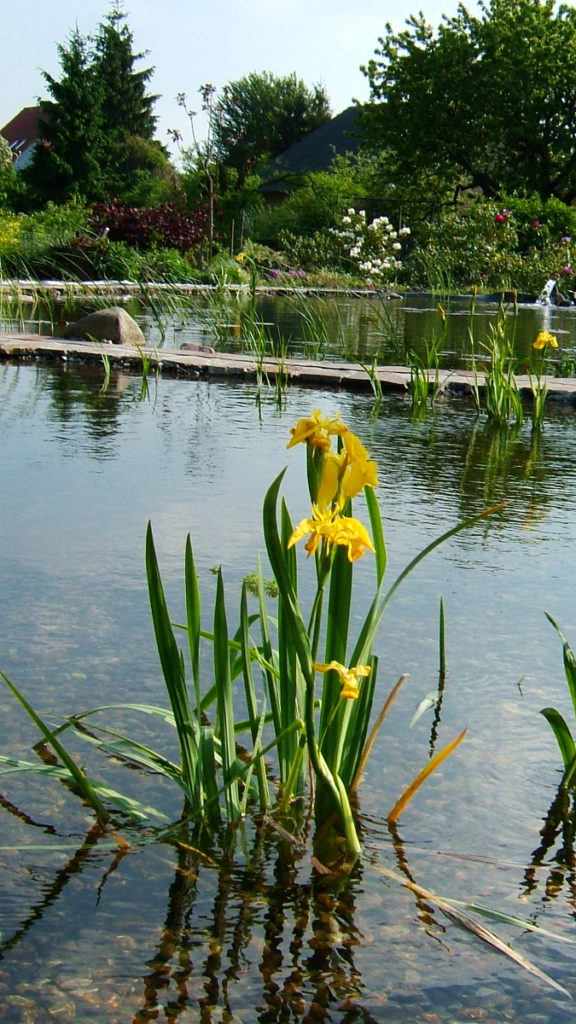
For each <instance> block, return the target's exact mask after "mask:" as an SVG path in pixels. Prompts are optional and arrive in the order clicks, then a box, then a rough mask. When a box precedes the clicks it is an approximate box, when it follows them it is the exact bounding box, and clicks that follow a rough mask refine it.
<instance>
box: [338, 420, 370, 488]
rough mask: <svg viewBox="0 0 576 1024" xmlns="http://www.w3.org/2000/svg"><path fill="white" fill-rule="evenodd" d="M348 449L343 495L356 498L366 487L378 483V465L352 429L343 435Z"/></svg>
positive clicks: (343, 479)
mask: <svg viewBox="0 0 576 1024" xmlns="http://www.w3.org/2000/svg"><path fill="white" fill-rule="evenodd" d="M343 441H344V447H345V449H346V468H345V471H344V475H343V478H342V488H341V491H340V493H341V496H342V498H343V499H344V500H346V499H347V498H355V497H356V495H357V494H360V492H361V491H363V490H364V488H365V487H376V486H377V484H378V467H377V465H376V463H375V462H374V460H373V459H369V458H368V452H367V451H366V449H365V447H364V445H363V444H362V442H361V441H359V440H358V438H357V437H356V434H353V433H352V431H351V430H349V431H348V433H347V434H344V436H343Z"/></svg>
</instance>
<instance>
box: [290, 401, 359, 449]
mask: <svg viewBox="0 0 576 1024" xmlns="http://www.w3.org/2000/svg"><path fill="white" fill-rule="evenodd" d="M347 430H348V427H347V426H346V425H345V424H344V423H342V420H341V419H340V416H339V415H337V416H335V417H330V416H322V413H321V412H320V409H314V411H313V413H312V414H311V415H310V416H308V417H305V418H304V419H301V420H298V423H297V424H296V426H295V427H292V430H291V434H292V438H291V439H290V441H289V442H288V444H287V445H286V447H287V448H292V447H293V446H294V445H295V444H300V443H302V442H304V441H306V442H307V443H308V444H310V445H312V447H313V448H323V449H324V451H328V450H329V448H330V444H331V442H330V435H332V434H339V435H343V434H345V433H346V432H347Z"/></svg>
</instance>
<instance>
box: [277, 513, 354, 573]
mask: <svg viewBox="0 0 576 1024" xmlns="http://www.w3.org/2000/svg"><path fill="white" fill-rule="evenodd" d="M307 533H309V534H310V537H309V539H308V541H307V542H306V544H305V548H306V551H307V552H308V555H313V554H314V552H315V551H316V549H317V547H318V544H319V543H320V541H324V542H325V543H326V545H327V547H328V548H330V547H332V546H333V545H335V544H337V545H340V546H342V547H347V548H348V558H349V560H350V561H351V562H355V561H356V559H357V558H361V557H362V555H363V554H365V552H366V549H367V548H368V550H369V551H374V548H373V547H372V541H371V540H370V537H369V535H368V531H367V530H366V527H365V526H363V524H362V523H361V522H360V521H359V520H358V519H354V518H353V516H341V515H338V509H330V508H319V506H318V505H313V506H312V518H307V519H302V520H301V522H299V523H298V525H297V526H295V527H294V529H293V531H292V534H291V536H290V538H289V540H288V547H289V548H291V547H293V546H294V544H296V543H297V541H299V540H301V539H302V537H305V536H306V534H307Z"/></svg>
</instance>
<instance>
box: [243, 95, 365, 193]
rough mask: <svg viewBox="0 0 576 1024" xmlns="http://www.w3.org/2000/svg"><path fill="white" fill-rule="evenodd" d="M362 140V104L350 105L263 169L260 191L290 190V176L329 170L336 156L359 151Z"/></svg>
mask: <svg viewBox="0 0 576 1024" xmlns="http://www.w3.org/2000/svg"><path fill="white" fill-rule="evenodd" d="M361 141H362V140H361V136H360V126H359V107H347V108H346V110H343V111H342V113H341V114H337V115H336V117H333V118H331V120H330V121H326V122H325V123H324V124H321V125H320V127H319V128H315V129H314V131H313V132H309V133H308V135H305V136H304V138H303V139H300V141H299V142H295V143H294V145H293V146H290V147H289V149H287V150H286V151H285V152H284V153H282V155H281V156H279V157H277V159H276V160H274V161H272V163H271V164H269V165H268V167H267V168H266V170H265V171H264V174H263V177H264V178H265V179H266V181H265V183H264V184H263V185H262V187H261V191H262V192H289V191H290V188H291V183H290V179H293V178H295V177H298V176H300V175H302V174H305V173H306V172H307V171H325V170H327V169H328V167H329V166H330V164H331V162H332V160H333V158H334V157H335V156H343V155H344V154H345V153H357V152H358V149H359V148H360V144H361Z"/></svg>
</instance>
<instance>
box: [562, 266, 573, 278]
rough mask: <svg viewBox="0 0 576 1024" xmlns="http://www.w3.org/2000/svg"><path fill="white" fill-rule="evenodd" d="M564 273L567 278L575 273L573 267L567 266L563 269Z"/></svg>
mask: <svg viewBox="0 0 576 1024" xmlns="http://www.w3.org/2000/svg"><path fill="white" fill-rule="evenodd" d="M562 273H563V274H566V277H569V276H570V275H571V274H573V273H574V271H573V270H572V267H571V266H567V267H562Z"/></svg>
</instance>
